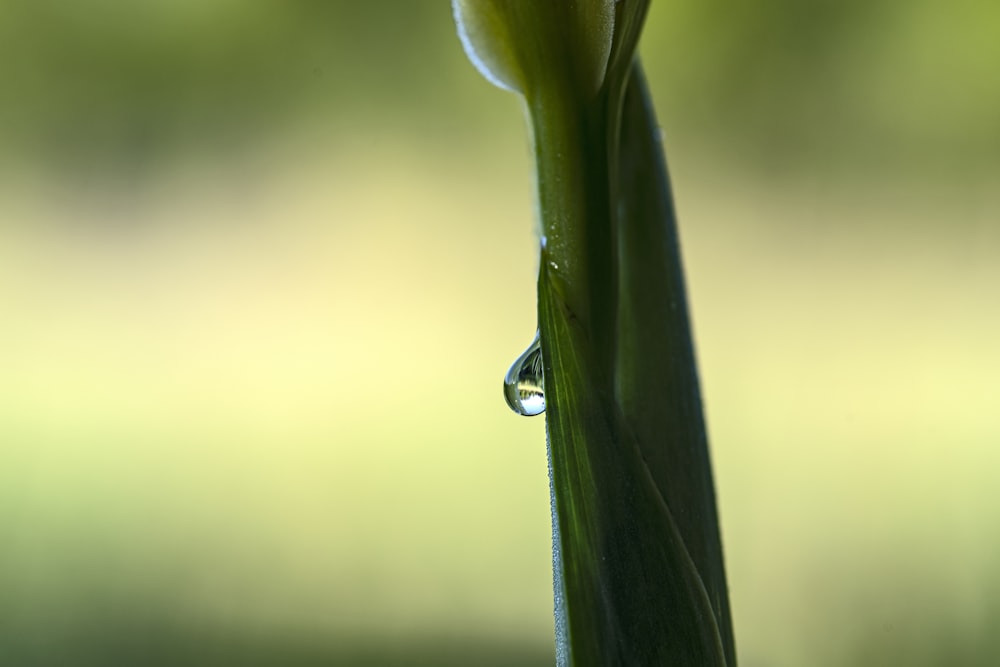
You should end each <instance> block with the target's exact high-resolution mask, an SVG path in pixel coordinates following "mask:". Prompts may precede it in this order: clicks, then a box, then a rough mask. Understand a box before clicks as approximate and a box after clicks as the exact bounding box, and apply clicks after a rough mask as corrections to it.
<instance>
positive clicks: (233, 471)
mask: <svg viewBox="0 0 1000 667" xmlns="http://www.w3.org/2000/svg"><path fill="white" fill-rule="evenodd" d="M643 53H644V56H645V64H646V70H647V73H648V75H649V77H650V80H651V85H652V88H653V92H654V95H655V97H656V101H657V103H658V108H659V114H660V120H661V123H662V125H663V127H664V130H665V137H666V140H665V141H666V147H667V150H668V156H669V159H670V163H671V167H672V171H673V178H674V186H675V191H676V197H677V206H678V210H679V215H680V225H681V234H682V238H683V243H684V251H685V260H686V266H687V272H688V282H689V289H690V298H691V303H692V310H693V318H694V326H695V334H696V339H697V342H698V353H699V359H700V366H701V375H702V381H703V391H704V397H705V403H706V407H707V415H708V426H709V432H710V436H711V441H712V451H713V457H714V462H715V473H716V482H717V487H718V495H719V504H720V511H721V518H722V527H723V536H724V541H725V545H726V557H727V564H728V571H729V580H730V589H731V598H732V605H733V611H734V616H735V618H734V623H735V628H736V637H737V644H738V647H739V652H740V655H741V660H742V664H743V665H745V666H746V667H769V666H774V667H785V666H788V667H795V666H817V667H822V666H826V665H873V666H874V665H992V664H995V660H996V655H997V654H998V652H1000V639H998V637H1000V634H998V633H1000V621H998V619H1000V597H998V596H1000V566H998V565H997V564H996V563H997V556H996V554H997V553H998V550H1000V532H998V530H997V526H998V525H1000V488H998V487H1000V5H998V4H997V3H996V2H990V1H989V0H981V1H976V0H956V1H955V2H951V3H939V2H935V1H933V0H883V1H882V2H877V3H872V2H861V1H856V2H844V1H842V0H841V1H834V0H816V1H813V2H807V3H802V2H798V1H796V0H756V1H754V2H749V3H735V4H734V3H728V2H722V1H721V0H702V1H700V2H693V1H687V2H680V1H666V0H661V1H659V2H655V3H654V6H653V8H652V11H651V14H650V17H649V23H648V25H647V30H646V34H645V38H644V43H643ZM525 137H526V133H525V128H524V122H523V119H522V116H521V110H520V107H519V103H518V101H517V100H516V99H515V98H514V97H513V96H511V95H509V94H506V93H503V92H501V91H499V90H496V89H493V88H491V87H490V86H489V85H488V84H487V83H486V82H485V81H484V80H483V79H482V78H481V77H480V76H479V75H478V74H477V73H476V72H475V71H474V69H473V68H472V66H471V65H469V63H468V62H467V61H466V59H465V57H464V55H463V54H462V52H461V48H460V46H459V42H458V40H457V39H456V38H455V37H454V28H453V25H452V21H451V15H450V9H449V7H448V4H447V3H446V2H443V1H441V2H431V1H429V0H422V1H420V2H416V1H412V2H406V1H403V0H397V1H396V2H319V1H316V0H280V1H279V0H257V1H255V2H237V1H235V0H213V1H200V2H196V1H195V0H173V1H168V0H157V1H150V2H143V3H135V2H125V1H124V0H118V1H116V0H81V1H80V2H58V1H54V0H52V1H44V2H42V1H39V0H5V1H4V2H2V3H0V665H3V666H4V667H7V666H12V667H20V666H22V665H38V666H46V667H47V666H50V665H52V666H56V665H59V666H63V665H66V666H70V667H74V666H76V665H88V666H89V665H258V664H259V665H291V666H293V667H294V666H295V665H307V664H308V665H330V664H338V665H339V664H343V665H355V664H357V665H367V664H370V665H383V664H393V665H406V664H422V665H544V664H550V663H551V662H552V639H551V635H552V620H551V588H550V552H549V501H548V484H547V480H546V470H545V450H544V428H543V422H542V420H541V419H534V420H532V419H524V418H520V417H516V416H515V415H513V414H512V413H511V412H510V411H509V410H508V409H507V407H506V406H505V405H504V403H503V399H502V398H501V391H500V381H501V378H502V375H503V373H504V371H505V370H506V366H507V365H508V363H509V362H510V361H511V360H512V359H513V358H514V357H515V356H516V355H517V354H518V353H519V352H520V351H521V348H522V347H523V346H524V345H526V344H527V343H528V341H529V340H530V339H531V336H532V334H533V333H534V327H535V322H534V307H535V303H534V292H533V284H534V275H533V274H534V270H535V267H534V263H535V261H536V259H535V244H536V241H535V239H534V237H533V229H534V221H533V215H534V213H533V197H534V195H533V192H532V187H533V186H532V176H531V158H530V154H529V148H528V144H527V140H526V138H525Z"/></svg>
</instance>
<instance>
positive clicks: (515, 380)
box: [503, 332, 545, 417]
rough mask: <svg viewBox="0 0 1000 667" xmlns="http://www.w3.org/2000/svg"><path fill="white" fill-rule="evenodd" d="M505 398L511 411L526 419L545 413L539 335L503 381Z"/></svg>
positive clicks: (543, 377) (536, 334)
mask: <svg viewBox="0 0 1000 667" xmlns="http://www.w3.org/2000/svg"><path fill="white" fill-rule="evenodd" d="M503 396H504V398H506V399H507V405H509V406H510V409H511V410H513V411H514V412H516V413H517V414H519V415H524V416H525V417H534V416H535V415H540V414H542V413H543V412H545V376H544V372H543V371H542V344H541V340H540V339H539V336H538V333H537V332H536V333H535V340H533V341H531V345H529V346H528V349H527V350H525V351H524V352H522V353H521V356H519V357H518V358H517V359H516V360H515V361H514V363H513V364H512V365H511V367H510V370H509V371H507V376H506V377H505V378H504V379H503Z"/></svg>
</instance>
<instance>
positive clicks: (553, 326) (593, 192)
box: [454, 0, 735, 666]
mask: <svg viewBox="0 0 1000 667" xmlns="http://www.w3.org/2000/svg"><path fill="white" fill-rule="evenodd" d="M454 6H455V16H456V20H457V21H458V23H459V32H460V34H461V35H462V38H463V43H464V44H465V47H466V51H467V52H468V53H469V56H470V58H471V59H472V60H473V62H474V63H476V64H477V66H478V67H479V68H480V69H481V70H482V71H483V73H484V74H485V75H486V76H487V78H489V79H491V80H492V81H494V82H496V83H498V85H501V86H503V87H506V88H510V89H512V90H515V91H518V92H519V93H521V94H522V95H523V96H524V99H525V101H526V103H527V109H528V113H529V117H530V120H531V127H532V130H533V138H534V149H535V155H536V164H537V174H538V203H539V211H540V216H541V222H542V234H543V235H542V239H541V240H542V249H541V270H540V271H539V281H538V302H539V303H538V312H539V329H540V332H541V346H542V358H543V363H544V372H545V395H546V396H545V398H546V405H547V417H546V419H547V426H548V435H549V448H550V457H551V458H550V461H551V480H552V492H553V548H554V550H555V556H556V557H555V559H554V562H555V570H556V571H555V579H556V626H557V646H558V657H559V663H560V664H565V665H570V664H571V665H661V664H677V665H698V666H713V665H734V664H735V655H734V649H733V639H732V630H731V626H730V620H729V607H728V601H727V594H726V581H725V572H724V570H723V565H722V550H721V542H720V539H719V530H718V521H717V518H716V508H715V498H714V490H713V486H712V476H711V466H710V460H709V456H708V445H707V440H706V437H705V429H704V421H703V416H702V411H701V403H700V398H699V389H698V378H697V372H696V368H695V360H694V352H693V345H692V340H691V333H690V326H689V322H688V315H687V307H686V303H685V296H684V284H683V275H682V271H681V265H680V253H679V250H678V244H677V238H676V226H675V221H674V213H673V204H672V200H671V194H670V190H669V185H668V181H667V175H666V169H665V166H664V161H663V157H662V151H661V147H660V144H659V130H658V128H657V126H656V122H655V117H654V115H653V112H652V107H651V106H650V103H649V97H648V94H647V92H646V88H645V83H644V81H643V78H642V75H641V72H640V71H639V68H638V65H637V64H635V63H634V54H635V47H636V44H637V41H638V38H639V33H640V31H641V26H642V22H643V19H644V17H645V14H646V10H647V7H648V2H646V1H645V0H619V1H618V2H610V1H609V2H599V1H597V0H592V1H589V2H588V1H585V0H580V1H577V2H571V1H569V0H564V1H562V2H558V1H556V0H552V1H551V2H537V3H528V2H517V1H516V0H513V1H508V2H504V1H503V0H455V3H454Z"/></svg>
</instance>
